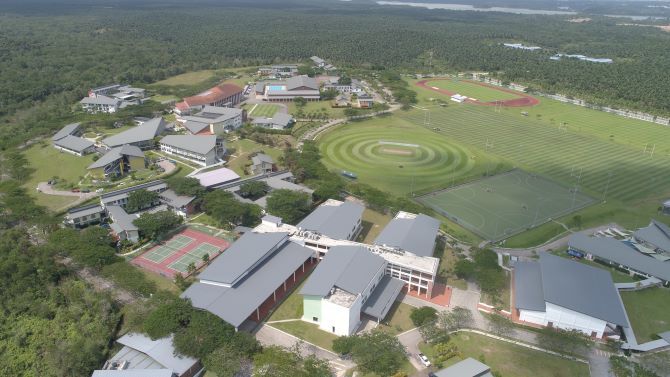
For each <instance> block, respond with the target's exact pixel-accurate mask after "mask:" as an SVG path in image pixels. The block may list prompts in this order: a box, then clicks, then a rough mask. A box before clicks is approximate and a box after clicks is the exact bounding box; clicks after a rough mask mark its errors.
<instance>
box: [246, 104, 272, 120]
mask: <svg viewBox="0 0 670 377" xmlns="http://www.w3.org/2000/svg"><path fill="white" fill-rule="evenodd" d="M250 106H251V109H253V111H251V112H250V113H249V115H251V116H255V117H266V118H272V116H273V115H275V113H276V112H277V111H279V106H278V105H273V104H265V103H260V104H257V105H250Z"/></svg>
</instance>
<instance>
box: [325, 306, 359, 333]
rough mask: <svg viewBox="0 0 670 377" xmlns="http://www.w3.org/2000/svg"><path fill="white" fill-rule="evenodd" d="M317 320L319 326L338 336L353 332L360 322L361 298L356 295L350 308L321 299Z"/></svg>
mask: <svg viewBox="0 0 670 377" xmlns="http://www.w3.org/2000/svg"><path fill="white" fill-rule="evenodd" d="M319 322H320V323H319V328H321V330H324V331H328V332H329V333H333V334H335V335H338V336H347V335H351V334H353V332H354V331H356V329H357V328H358V326H359V325H360V323H361V298H360V297H358V298H357V299H356V301H355V302H354V303H353V305H352V306H351V308H346V307H344V306H340V305H337V304H335V303H332V302H330V301H328V300H326V299H322V300H321V318H320V320H319ZM333 328H334V330H335V331H333Z"/></svg>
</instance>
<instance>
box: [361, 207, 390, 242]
mask: <svg viewBox="0 0 670 377" xmlns="http://www.w3.org/2000/svg"><path fill="white" fill-rule="evenodd" d="M390 221H391V216H390V215H385V214H382V213H379V212H377V211H374V210H371V209H369V208H366V209H365V211H363V222H362V223H363V229H362V230H361V233H360V234H359V235H358V239H357V241H359V242H363V243H372V242H373V241H374V240H375V238H377V236H379V233H381V231H382V230H383V229H384V227H385V226H386V224H388V223H389V222H390Z"/></svg>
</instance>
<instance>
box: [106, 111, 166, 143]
mask: <svg viewBox="0 0 670 377" xmlns="http://www.w3.org/2000/svg"><path fill="white" fill-rule="evenodd" d="M166 125H167V123H166V122H165V121H164V120H163V118H160V117H158V118H153V119H151V120H149V121H146V122H144V123H142V124H141V125H139V126H137V127H133V128H130V129H128V130H126V131H123V132H120V133H118V134H116V135H113V136H110V137H108V138H105V139H103V140H102V142H103V143H104V144H105V145H107V146H109V147H110V148H113V147H118V146H121V145H123V144H133V143H139V142H143V141H149V140H152V139H153V138H155V137H156V136H158V135H160V134H161V132H163V131H164V130H165V127H166Z"/></svg>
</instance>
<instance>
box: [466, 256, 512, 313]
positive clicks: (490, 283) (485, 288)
mask: <svg viewBox="0 0 670 377" xmlns="http://www.w3.org/2000/svg"><path fill="white" fill-rule="evenodd" d="M454 272H455V273H456V276H458V277H459V278H461V279H469V280H475V281H476V282H477V284H479V287H480V288H481V290H482V293H484V294H486V295H488V296H489V297H490V298H491V299H492V300H493V301H494V304H500V303H502V301H501V300H500V292H501V291H502V290H503V289H505V286H506V285H507V284H508V280H507V276H506V274H505V271H504V270H503V269H502V267H500V266H499V265H498V255H497V254H496V253H495V252H494V251H492V250H489V249H476V250H475V251H474V252H473V254H472V260H468V259H460V260H459V261H458V262H456V265H455V267H454Z"/></svg>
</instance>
